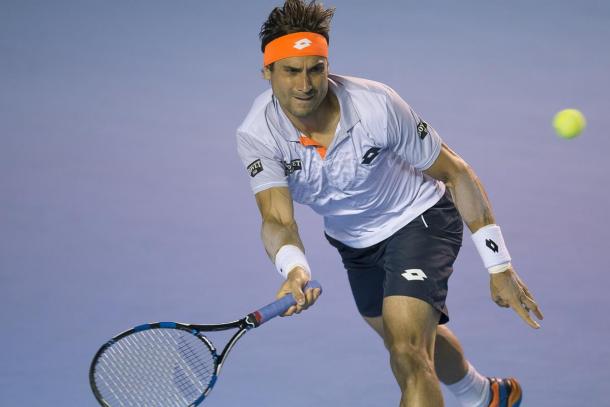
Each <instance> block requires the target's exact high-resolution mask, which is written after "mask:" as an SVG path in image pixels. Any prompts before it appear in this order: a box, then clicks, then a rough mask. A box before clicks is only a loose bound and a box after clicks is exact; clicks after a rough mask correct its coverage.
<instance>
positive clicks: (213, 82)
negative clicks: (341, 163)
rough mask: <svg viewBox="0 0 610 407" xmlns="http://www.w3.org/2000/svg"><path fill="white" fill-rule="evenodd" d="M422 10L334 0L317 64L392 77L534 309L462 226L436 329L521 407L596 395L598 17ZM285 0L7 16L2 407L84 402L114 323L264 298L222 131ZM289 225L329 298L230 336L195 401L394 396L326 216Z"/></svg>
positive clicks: (604, 194)
mask: <svg viewBox="0 0 610 407" xmlns="http://www.w3.org/2000/svg"><path fill="white" fill-rule="evenodd" d="M420 3H421V4H416V3H414V2H398V1H389V0H388V1H378V2H376V4H375V5H372V4H371V2H369V1H354V0H351V1H347V0H337V1H333V2H330V1H329V2H328V5H334V6H336V7H337V14H336V17H335V20H334V25H333V31H332V39H331V70H332V71H333V72H335V73H340V74H349V75H354V76H362V77H366V78H370V79H375V80H379V81H382V82H385V83H387V84H389V85H391V86H393V87H394V88H395V89H396V90H398V92H399V93H400V94H401V95H402V96H403V97H404V98H405V99H406V100H407V101H408V102H409V103H410V104H411V105H412V106H413V107H414V108H415V109H416V110H417V111H418V112H419V113H420V114H421V115H422V117H424V118H425V119H426V120H427V121H428V122H429V123H431V124H432V125H433V126H434V127H435V128H436V129H437V130H438V131H439V133H440V134H441V136H442V137H443V138H444V140H445V141H446V142H447V143H448V144H449V145H450V146H452V147H453V148H454V149H455V150H456V151H457V152H458V153H460V154H461V155H462V156H463V157H464V158H465V159H466V160H467V161H468V162H469V163H470V164H471V165H472V166H473V167H474V169H475V171H477V173H478V175H479V176H480V178H481V179H482V181H483V183H484V185H485V186H486V188H487V191H488V193H489V195H490V197H491V200H492V203H493V206H494V210H495V213H496V216H497V219H498V223H499V224H500V225H502V228H503V231H504V234H505V237H506V240H507V242H508V245H509V248H510V251H511V254H512V255H513V258H514V264H515V266H516V268H517V270H519V272H520V274H521V275H522V277H523V278H524V279H525V280H526V282H527V283H528V284H529V287H530V288H531V290H532V292H533V293H534V295H535V296H536V298H537V299H538V301H539V304H540V305H541V307H542V309H543V311H544V312H545V314H546V317H547V318H546V319H545V321H544V323H543V328H542V329H541V330H539V331H534V330H531V329H530V328H528V327H527V326H526V325H525V324H524V323H522V322H521V321H520V320H519V319H518V317H517V316H516V315H515V314H514V313H511V312H509V311H507V310H504V309H501V308H498V307H496V306H495V305H494V304H493V303H492V302H491V301H490V299H489V289H488V277H487V275H486V271H485V269H484V268H483V267H482V264H481V261H480V259H479V258H478V255H477V254H476V253H475V251H474V248H473V247H472V243H471V241H470V239H469V238H468V234H467V235H466V239H465V244H464V248H463V250H462V253H461V255H460V258H459V260H458V262H457V264H456V272H455V274H454V277H453V278H452V280H451V290H450V296H449V306H450V309H451V311H452V314H451V316H452V321H451V323H450V326H451V327H452V328H453V329H454V330H455V332H456V333H457V334H458V335H459V336H460V338H461V340H462V341H463V345H464V348H465V350H466V352H467V355H468V356H469V358H470V359H471V360H472V362H473V363H474V364H475V365H476V366H478V368H479V370H480V371H481V372H483V373H485V374H489V375H509V374H510V375H516V376H518V377H519V378H520V379H521V381H522V382H523V385H524V387H525V402H524V405H525V406H537V407H541V406H577V405H578V406H581V405H594V404H598V403H599V402H601V401H602V400H607V390H606V383H607V382H608V380H610V370H609V369H608V366H610V351H609V348H608V345H607V344H606V345H604V344H603V343H604V342H607V339H603V338H607V337H608V336H609V334H610V324H608V317H607V314H606V313H605V311H606V308H607V307H608V304H609V300H608V299H607V297H606V293H607V288H606V286H607V284H608V282H609V281H610V278H609V277H608V270H607V268H608V267H607V263H608V261H607V259H606V258H605V254H607V252H608V249H609V246H608V237H607V236H608V235H607V230H608V225H609V222H608V211H607V208H608V206H609V204H610V194H609V193H608V188H607V177H608V175H609V173H610V165H609V164H608V162H607V158H606V157H605V156H606V154H607V151H608V149H609V148H610V141H609V140H608V136H607V134H606V133H607V129H608V126H609V125H610V118H609V115H608V111H610V102H609V98H608V92H609V91H610V86H609V85H610V80H609V72H610V52H608V42H609V40H610V5H609V3H608V2H605V1H601V0H600V1H595V0H587V1H580V2H573V1H551V0H544V1H536V2H530V1H525V0H517V1H513V2H510V3H507V2H500V1H483V0H480V1H471V2H459V3H460V4H456V3H457V2H453V1H448V0H442V1H436V2H420ZM532 3H535V4H532ZM277 4H278V2H277V1H267V0H265V1H256V2H252V1H223V2H211V1H210V2H208V1H181V2H169V1H130V2H119V1H115V2H107V1H104V2H102V1H53V2H44V1H26V0H8V1H7V0H3V1H2V3H0V305H1V306H0V323H1V327H2V328H1V331H2V334H1V335H0V346H1V347H0V348H1V351H0V405H2V406H16V405H35V404H43V405H49V406H59V405H61V406H79V407H80V406H94V405H95V402H94V400H93V397H92V396H91V394H90V391H89V387H88V382H87V370H88V364H89V362H90V359H91V357H92V355H93V353H94V352H95V350H96V349H97V347H98V346H99V345H100V344H101V343H102V342H104V341H105V340H107V339H108V338H109V337H110V336H112V335H114V334H115V333H117V332H118V331H121V330H123V329H126V328H128V327H130V326H132V325H135V324H138V323H141V322H144V321H155V320H178V321H185V322H224V321H226V320H232V319H235V318H237V317H240V316H242V315H243V314H245V313H246V312H249V311H252V309H253V308H255V307H257V306H259V305H263V304H265V303H267V302H268V301H269V300H271V299H272V298H273V296H274V294H275V290H276V288H277V287H278V285H279V284H280V277H279V276H278V275H277V274H276V272H275V271H274V268H273V267H272V265H271V263H270V262H269V261H268V259H267V258H266V255H265V254H264V251H263V248H262V244H261V243H260V239H259V226H260V220H259V215H258V211H257V208H256V205H255V203H254V199H253V197H252V195H251V192H250V190H249V186H248V177H247V175H246V173H245V171H244V170H243V168H242V165H241V163H240V162H239V159H238V157H237V154H236V151H235V137H234V132H235V129H236V127H237V126H238V125H239V123H240V122H241V120H242V119H243V117H244V115H245V114H246V112H247V110H248V108H249V106H250V104H251V103H252V101H253V99H254V97H255V96H256V95H258V93H260V92H261V91H263V90H265V89H266V88H267V87H268V85H267V83H266V82H265V81H264V80H262V79H261V77H260V72H259V70H260V64H261V60H262V59H261V54H260V51H259V42H258V38H257V34H258V29H259V27H260V25H261V23H262V22H263V21H264V19H265V17H266V15H267V14H268V13H269V11H270V10H271V8H272V6H274V5H277ZM566 107H577V108H579V109H581V110H582V111H583V112H584V113H585V115H586V116H587V118H588V121H589V124H588V127H587V130H586V132H585V133H584V135H583V136H582V137H580V138H578V139H575V140H571V141H567V140H561V139H559V138H557V137H556V136H555V135H554V134H553V131H552V128H551V126H550V123H551V119H552V116H553V114H554V113H555V112H556V111H558V110H560V109H562V108H566ZM296 212H297V214H296V215H297V220H298V221H299V225H300V230H301V235H302V237H303V240H304V243H305V245H306V248H307V250H308V253H309V259H310V262H311V265H312V267H313V270H314V274H315V277H316V278H317V279H319V280H320V282H321V283H322V285H323V286H324V288H325V293H324V295H323V297H322V298H321V299H320V301H319V303H318V304H317V305H316V306H315V307H314V308H312V309H311V310H310V311H308V312H307V313H305V314H302V315H300V316H299V317H298V318H287V319H282V320H277V321H273V322H271V323H270V324H269V325H268V326H265V327H263V328H262V329H260V330H258V331H256V332H252V333H251V334H248V335H247V336H246V337H245V338H244V339H242V341H240V343H239V344H238V346H237V347H236V349H235V350H234V353H233V354H232V355H231V358H230V359H229V360H228V362H227V364H226V366H225V369H224V371H223V374H222V379H221V380H220V382H219V384H218V386H217V387H216V389H215V390H214V392H212V394H211V396H210V399H209V403H208V404H209V405H210V406H216V407H223V406H224V407H235V406H242V405H250V406H262V407H267V406H278V405H284V404H286V403H288V404H290V405H291V406H292V407H308V406H312V405H316V406H347V405H349V406H353V407H373V406H374V407H376V406H392V405H397V404H398V399H399V392H398V387H397V386H396V384H395V383H394V380H393V378H392V375H391V373H390V369H389V365H388V363H387V355H386V353H385V350H384V348H383V346H382V344H381V341H380V340H379V339H378V338H377V337H376V336H375V334H374V333H373V332H372V331H371V330H370V329H369V328H367V327H366V326H365V324H364V323H363V322H362V320H361V319H360V317H359V316H358V315H357V312H356V310H355V307H354V305H353V302H352V299H351V295H350V292H349V288H348V284H347V279H346V277H345V275H344V271H343V269H342V266H341V264H340V260H339V257H338V255H337V253H336V252H335V251H334V249H332V247H330V246H329V245H328V244H327V243H326V241H325V240H324V238H323V235H322V221H321V219H320V218H318V217H317V216H316V215H315V214H314V213H313V212H312V211H310V210H309V209H307V208H302V207H298V208H297V210H296ZM220 343H222V341H220ZM447 405H448V406H456V403H455V401H454V399H453V398H452V396H450V395H448V396H447Z"/></svg>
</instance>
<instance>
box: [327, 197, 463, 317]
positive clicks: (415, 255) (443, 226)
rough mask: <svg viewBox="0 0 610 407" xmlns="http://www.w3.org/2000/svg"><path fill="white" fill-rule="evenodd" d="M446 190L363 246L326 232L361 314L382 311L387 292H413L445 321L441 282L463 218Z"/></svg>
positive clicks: (449, 266)
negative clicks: (412, 216) (401, 223)
mask: <svg viewBox="0 0 610 407" xmlns="http://www.w3.org/2000/svg"><path fill="white" fill-rule="evenodd" d="M462 223H463V222H462V218H461V217H460V214H459V212H458V211H457V209H456V208H455V206H454V204H453V201H452V200H451V196H450V195H449V193H448V192H447V193H446V194H445V195H444V196H443V197H442V198H441V199H440V200H439V201H438V202H437V203H436V204H435V205H434V206H433V207H432V208H430V209H428V210H427V211H425V212H424V213H422V214H421V215H420V216H418V217H417V218H415V219H414V220H412V221H411V222H410V223H408V224H407V225H406V226H404V227H403V228H402V229H400V230H398V231H397V232H396V233H394V234H393V235H392V236H390V237H389V238H387V239H385V240H383V241H381V242H379V243H377V244H375V245H373V246H370V247H366V248H363V249H355V248H353V247H349V246H346V245H344V244H343V243H341V242H339V241H338V240H335V239H333V238H332V237H330V236H328V235H326V238H327V239H328V241H329V242H330V244H331V245H333V246H334V247H336V248H337V250H339V254H340V255H341V259H342V260H343V265H344V266H345V269H346V270H347V275H348V278H349V282H350V286H351V289H352V293H353V295H354V299H355V300H356V306H357V307H358V311H359V312H360V314H362V315H363V316H365V317H378V316H380V315H381V313H382V306H383V299H384V298H385V297H388V296H391V295H403V296H407V297H414V298H418V299H420V300H422V301H425V302H427V303H428V304H430V305H432V306H433V307H434V308H435V309H436V310H438V311H439V312H440V313H441V317H440V321H439V324H444V323H446V322H448V321H449V312H448V310H447V306H446V304H445V300H446V298H447V283H448V281H449V276H451V273H452V272H453V262H454V261H455V259H456V257H457V255H458V253H459V251H460V247H461V246H462V231H463V224H462Z"/></svg>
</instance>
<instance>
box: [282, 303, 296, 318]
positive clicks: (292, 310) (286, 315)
mask: <svg viewBox="0 0 610 407" xmlns="http://www.w3.org/2000/svg"><path fill="white" fill-rule="evenodd" d="M296 310H297V307H296V305H293V306H292V307H290V308H288V309H287V310H286V312H284V313H283V314H282V316H283V317H289V316H291V315H292V314H294V313H295V312H296Z"/></svg>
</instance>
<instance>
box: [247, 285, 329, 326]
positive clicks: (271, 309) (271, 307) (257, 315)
mask: <svg viewBox="0 0 610 407" xmlns="http://www.w3.org/2000/svg"><path fill="white" fill-rule="evenodd" d="M313 288H319V289H320V292H322V286H321V285H320V283H318V282H317V281H316V280H312V281H310V282H309V283H307V285H306V286H305V289H304V290H303V291H305V290H309V289H313ZM293 305H296V301H295V300H294V297H293V296H292V294H287V295H285V296H283V297H282V298H280V299H279V300H276V301H274V302H272V303H271V304H268V305H265V306H264V307H263V308H261V309H259V310H258V311H254V312H253V313H251V314H250V315H248V317H251V318H248V319H249V320H250V322H252V323H253V324H254V326H255V327H257V326H259V325H261V324H264V323H265V322H267V321H269V320H271V319H273V318H275V317H277V316H278V315H282V314H283V313H284V312H286V311H287V310H288V308H290V307H292V306H293Z"/></svg>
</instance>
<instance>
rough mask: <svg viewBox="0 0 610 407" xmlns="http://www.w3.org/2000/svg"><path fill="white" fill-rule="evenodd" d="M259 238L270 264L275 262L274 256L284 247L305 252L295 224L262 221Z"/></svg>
mask: <svg viewBox="0 0 610 407" xmlns="http://www.w3.org/2000/svg"><path fill="white" fill-rule="evenodd" d="M261 238H262V240H263V245H264V246H265V251H266V252H267V255H268V256H269V258H270V259H271V261H272V262H275V255H276V254H277V252H278V250H280V248H281V247H282V246H284V245H294V246H297V247H299V248H300V249H301V250H303V252H304V251H305V250H304V248H303V243H302V242H301V238H300V237H299V230H298V227H297V224H296V222H292V223H289V224H283V223H279V222H275V221H272V220H264V221H263V225H262V228H261Z"/></svg>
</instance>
